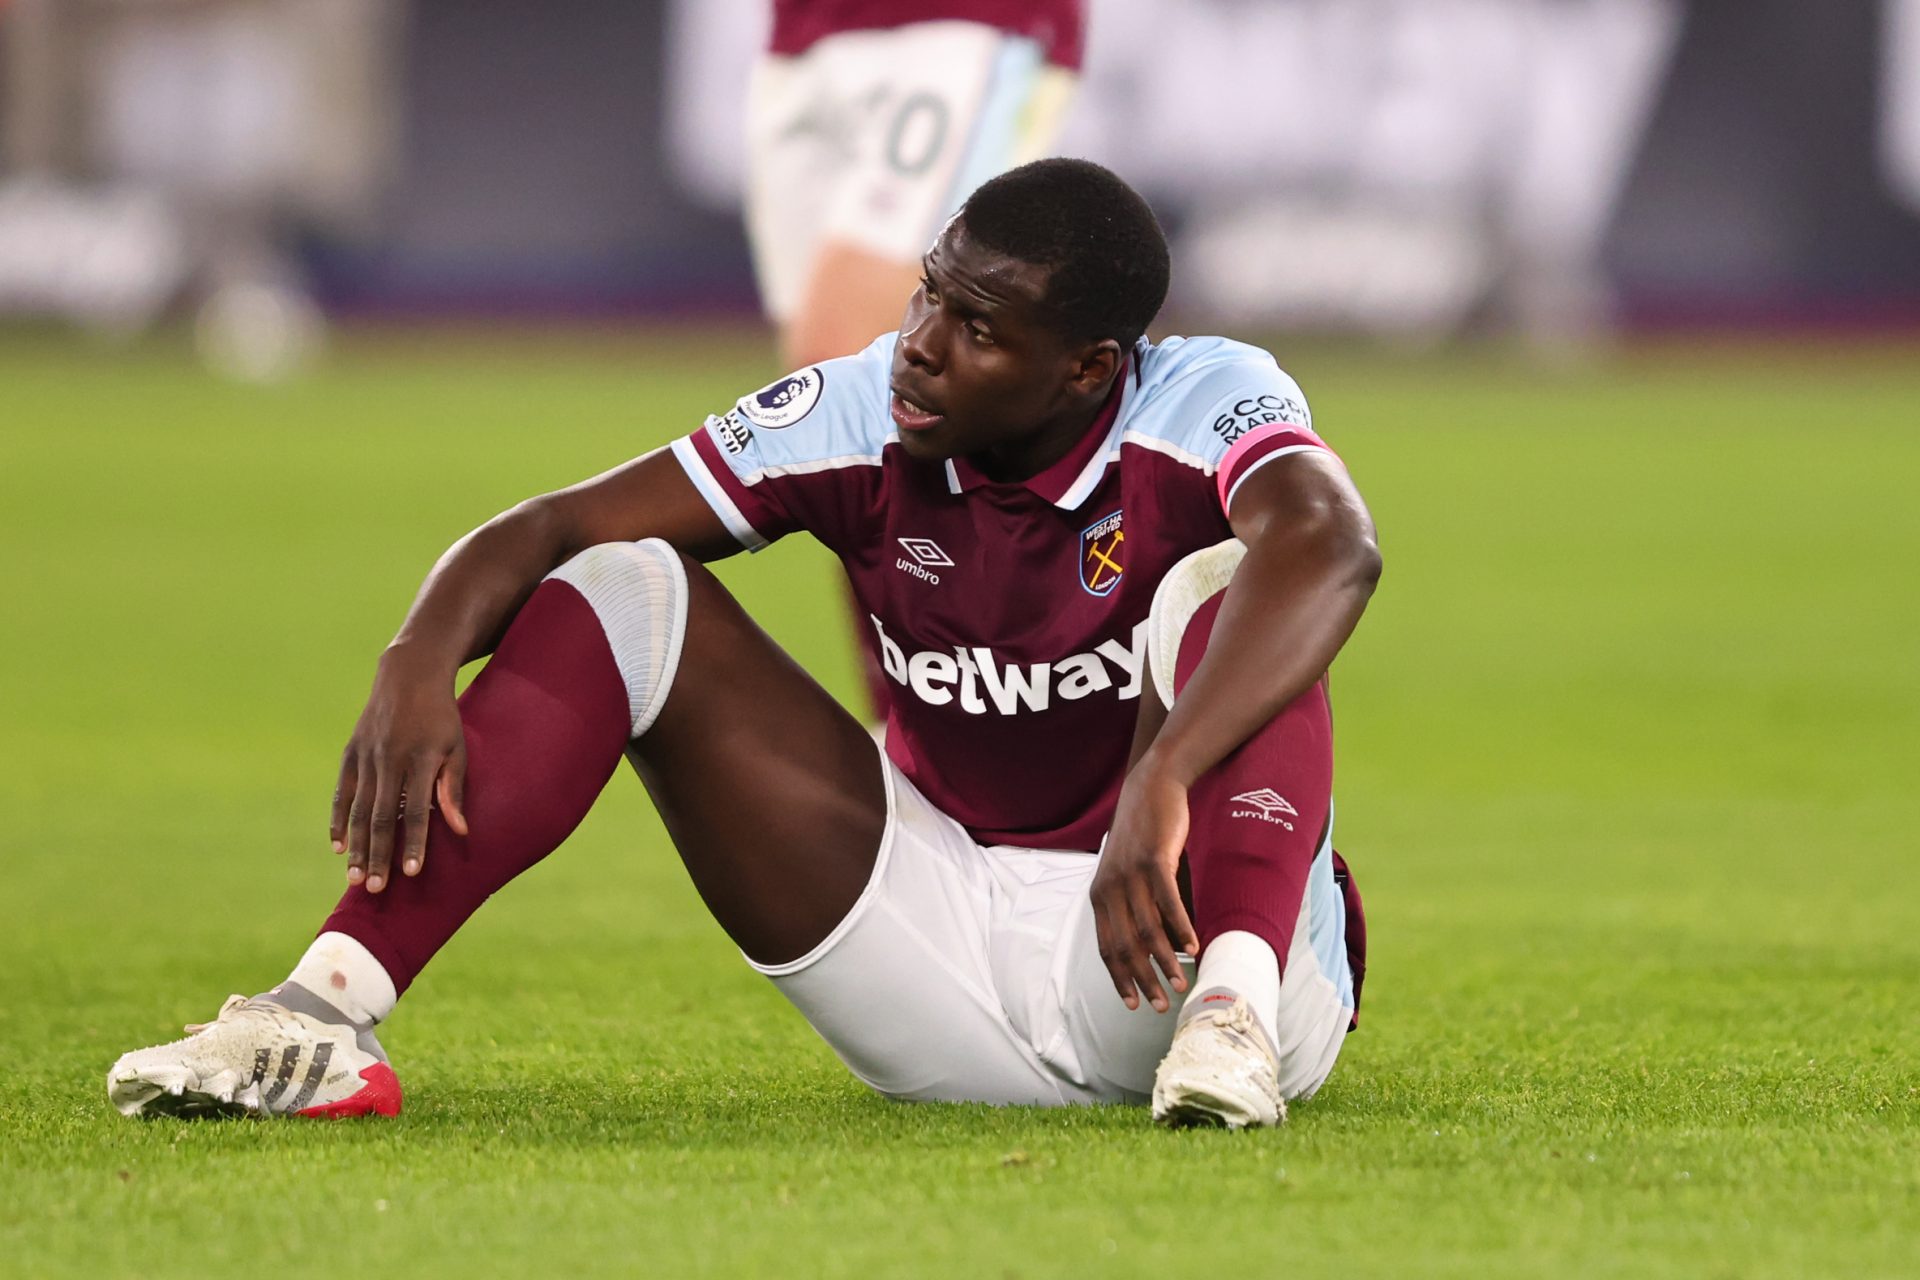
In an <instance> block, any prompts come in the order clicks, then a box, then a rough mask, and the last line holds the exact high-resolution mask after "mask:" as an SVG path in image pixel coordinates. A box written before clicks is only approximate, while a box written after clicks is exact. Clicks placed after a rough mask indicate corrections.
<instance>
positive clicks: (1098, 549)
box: [1080, 511, 1127, 596]
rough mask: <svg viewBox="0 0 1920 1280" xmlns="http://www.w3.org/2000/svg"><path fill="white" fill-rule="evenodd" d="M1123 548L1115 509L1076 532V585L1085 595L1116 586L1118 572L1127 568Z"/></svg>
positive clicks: (1101, 593) (1124, 543)
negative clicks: (1077, 540) (1077, 570)
mask: <svg viewBox="0 0 1920 1280" xmlns="http://www.w3.org/2000/svg"><path fill="white" fill-rule="evenodd" d="M1126 547H1127V535H1126V532H1125V531H1124V530H1122V529H1121V528H1120V513H1119V512H1118V511H1116V512H1114V513H1113V514H1112V515H1108V516H1101V517H1100V518H1099V519H1098V520H1096V521H1094V522H1093V523H1092V524H1090V525H1088V526H1087V527H1086V528H1085V529H1082V530H1081V531H1080V585H1081V586H1083V587H1085V588H1086V589H1087V591H1088V593H1089V594H1091V595H1096V596H1104V595H1106V594H1108V593H1109V592H1111V591H1112V590H1113V589H1114V588H1115V587H1117V586H1119V585H1120V575H1122V574H1123V573H1125V572H1126V571H1127V554H1126Z"/></svg>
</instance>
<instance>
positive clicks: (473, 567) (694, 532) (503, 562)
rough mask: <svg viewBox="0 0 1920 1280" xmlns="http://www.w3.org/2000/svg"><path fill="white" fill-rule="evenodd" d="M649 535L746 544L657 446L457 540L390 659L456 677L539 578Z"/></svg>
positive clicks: (718, 551)
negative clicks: (585, 554)
mask: <svg viewBox="0 0 1920 1280" xmlns="http://www.w3.org/2000/svg"><path fill="white" fill-rule="evenodd" d="M642 538H664V539H666V540H667V541H668V542H670V543H672V544H673V545H674V546H675V547H676V548H678V549H679V550H681V551H684V552H686V553H687V554H689V555H692V556H695V557H696V558H698V559H701V560H713V559H718V558H720V557H722V556H726V555H730V554H732V553H733V552H734V551H737V550H739V544H738V543H737V542H736V541H734V539H733V537H732V535H731V534H729V533H728V532H727V531H726V528H725V527H724V526H723V525H722V524H721V523H720V521H719V519H718V518H717V517H716V516H714V514H713V512H712V510H711V508H709V507H708V506H707V504H706V501H705V500H704V499H702V498H701V497H700V496H699V493H698V491H697V490H695V489H694V487H693V485H692V483H691V482H690V481H689V480H688V479H687V477H686V473H685V472H684V471H683V470H682V469H681V467H680V464H679V463H678V462H677V461H675V460H674V459H673V458H672V457H671V456H669V455H668V454H666V453H664V452H662V453H655V454H650V455H648V456H647V457H644V458H640V459H638V460H636V461H634V462H630V463H627V464H626V465H624V466H622V467H619V468H616V469H615V470H612V471H609V472H606V473H605V474H603V475H599V476H595V477H594V478H593V479H591V480H587V481H584V482H583V483H581V484H577V485H574V486H572V487H570V488H567V489H561V490H557V491H555V492H553V493H548V494H542V495H541V496H540V497H537V498H531V499H529V500H527V501H525V502H522V503H520V504H519V505H518V506H515V507H513V508H511V509H510V510H507V511H504V512H502V513H501V514H500V515H497V516H495V517H494V518H493V519H491V520H489V521H487V523H485V524H483V525H481V526H480V527H479V528H478V529H475V530H474V531H473V532H472V533H469V534H467V536H466V537H464V538H462V539H460V540H459V541H458V542H456V543H454V544H453V546H451V547H449V548H448V549H447V551H446V553H445V554H444V555H442V556H441V557H440V559H439V560H438V561H437V562H436V563H435V564H434V566H433V569H432V570H431V571H430V572H429V573H428V574H427V579H426V581H425V582H424V583H423V584H422V585H421V587H420V593H419V595H418V596H417V597H416V598H415V600H414V603H413V607H412V608H411V609H409V610H408V611H407V617H406V620H405V621H404V622H402V623H401V625H400V630H399V632H398V633H397V634H396V635H395V636H394V638H393V641H392V643H391V644H389V645H388V647H387V654H386V656H385V657H383V659H382V663H383V665H386V664H388V663H389V662H391V663H396V664H400V665H404V666H405V667H406V668H407V669H409V670H412V671H418V672H420V673H422V674H426V675H434V676H440V675H444V676H445V677H446V679H448V680H449V681H450V680H451V679H452V678H453V674H454V672H456V671H458V670H459V668H460V667H461V666H462V665H464V664H465V663H468V662H471V661H473V660H474V659H476V658H480V657H484V656H485V655H487V654H489V653H491V652H493V649H494V646H495V645H496V644H498V643H499V640H500V636H501V635H502V633H504V632H505V631H506V628H507V624H508V623H509V622H511V621H512V620H513V616H514V614H515V613H517V612H519V609H520V606H521V605H522V604H525V603H526V600H527V597H528V596H530V595H531V594H533V590H534V588H535V587H537V586H538V585H539V584H540V580H541V579H542V578H544V577H545V576H546V575H547V574H548V573H551V572H552V571H553V570H554V569H555V568H557V567H558V566H559V565H560V564H561V563H563V562H564V561H565V560H567V558H568V557H570V556H573V555H575V554H577V553H578V552H581V551H584V550H585V549H586V548H588V547H590V546H593V545H595V544H597V543H602V542H638V541H639V540H641V539H642Z"/></svg>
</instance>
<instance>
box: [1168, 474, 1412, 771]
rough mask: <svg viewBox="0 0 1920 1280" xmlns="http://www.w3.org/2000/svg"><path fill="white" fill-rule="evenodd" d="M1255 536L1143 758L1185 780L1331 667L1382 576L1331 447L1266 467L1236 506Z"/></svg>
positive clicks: (1237, 517)
mask: <svg viewBox="0 0 1920 1280" xmlns="http://www.w3.org/2000/svg"><path fill="white" fill-rule="evenodd" d="M1230 519H1231V521H1232V524H1233V529H1234V533H1235V534H1236V535H1237V536H1238V537H1239V538H1240V540H1241V541H1242V542H1244V543H1246V545H1247V554H1246V557H1245V559H1243V560H1242V561H1241V562H1240V566H1239V568H1238V569H1237V570H1236V571H1235V572H1234V575H1233V581H1232V582H1231V583H1230V584H1229V585H1228V587H1227V592H1226V598H1225V599H1224V600H1223V601H1222V602H1221V606H1220V616H1219V618H1218V619H1217V620H1216V621H1215V623H1214V628H1213V634H1212V637H1211V639H1210V640H1209V642H1208V645H1207V651H1206V654H1205V656H1204V657H1203V658H1202V659H1201V661H1200V665H1199V666H1198V667H1197V668H1196V669H1195V670H1194V673H1193V675H1192V677H1191V678H1190V679H1189V680H1188V682H1187V684H1186V686H1185V687H1184V688H1183V689H1182V690H1181V694H1180V698H1179V700H1178V701H1177V702H1176V704H1175V705H1174V707H1173V708H1172V709H1171V710H1170V711H1169V712H1168V713H1167V718H1166V722H1165V724H1163V725H1162V726H1161V728H1160V731H1159V733H1158V734H1156V735H1155V736H1154V739H1153V742H1152V745H1151V746H1149V747H1148V749H1147V752H1146V754H1145V756H1144V757H1142V759H1141V761H1140V766H1139V767H1142V768H1146V769H1148V770H1150V771H1152V772H1155V773H1157V774H1160V775H1163V776H1166V777H1168V778H1170V779H1172V780H1174V781H1176V782H1178V783H1179V784H1180V785H1182V786H1190V785H1192V783H1193V780H1194V779H1196V778H1198V777H1199V776H1200V775H1201V774H1203V773H1205V772H1206V771H1207V770H1208V769H1211V768H1212V767H1213V766H1214V765H1216V764H1218V763H1219V762H1220V761H1221V760H1222V759H1224V758H1225V757H1226V756H1227V755H1228V754H1229V753H1231V752H1232V751H1233V750H1234V749H1235V748H1236V747H1238V746H1239V745H1240V744H1241V743H1243V742H1245V741H1246V740H1247V739H1248V738H1249V737H1251V736H1252V735H1253V734H1254V732H1255V731H1257V730H1258V729H1259V728H1260V727H1261V726H1262V725H1264V724H1266V723H1267V722H1268V721H1270V720H1272V719H1273V717H1274V716H1276V715H1278V714H1279V713H1280V710H1281V708H1283V707H1285V706H1286V705H1287V704H1288V703H1290V702H1292V701H1293V700H1294V699H1295V698H1297V697H1299V696H1300V695H1301V694H1303V693H1305V692H1306V691H1307V690H1308V689H1310V688H1311V687H1312V686H1313V684H1314V682H1315V681H1317V680H1319V679H1320V678H1321V676H1323V675H1325V674H1326V671H1327V668H1328V666H1330V665H1331V664H1332V662H1333V659H1334V656H1335V655H1336V654H1338V653H1339V652H1340V648H1341V646H1342V645H1344V644H1345V643H1346V641H1347V637H1348V636H1349V635H1351V634H1352V633H1353V629H1354V627H1355V626H1356V625H1357V624H1358V623H1359V621H1360V615H1361V614H1362V613H1364V612H1365V611H1366V607H1367V601H1368V599H1369V598H1370V597H1371V596H1372V595H1373V589H1374V585H1375V584H1376V583H1377V582H1378V581H1379V578H1380V568H1381V559H1380V551H1379V547H1378V545H1377V544H1376V542H1375V537H1374V528H1373V520H1372V518H1371V517H1370V516H1369V515H1368V514H1367V509H1366V504H1365V503H1364V502H1363V501H1362V500H1361V498H1360V495H1359V493H1358V491H1356V490H1355V489H1354V487H1353V483H1352V481H1351V480H1349V479H1348V478H1347V475H1346V472H1345V469H1344V468H1342V467H1341V465H1340V463H1339V462H1338V461H1337V460H1335V459H1334V458H1332V457H1331V456H1330V455H1326V454H1321V453H1317V452H1315V453H1300V454H1295V455H1292V456H1289V457H1286V458H1282V459H1280V460H1279V461H1277V462H1274V463H1271V464H1269V465H1268V466H1266V467H1263V468H1261V469H1260V470H1259V471H1257V472H1255V473H1254V474H1253V475H1252V476H1250V477H1248V479H1247V481H1246V482H1245V483H1244V484H1243V485H1242V486H1241V488H1240V492H1239V493H1238V494H1236V495H1235V500H1234V507H1233V510H1232V512H1231V513H1230Z"/></svg>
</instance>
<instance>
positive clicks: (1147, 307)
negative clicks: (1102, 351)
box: [959, 159, 1170, 350]
mask: <svg viewBox="0 0 1920 1280" xmlns="http://www.w3.org/2000/svg"><path fill="white" fill-rule="evenodd" d="M959 221H960V222H961V223H962V224H964V226H965V228H966V233H967V236H968V238H969V239H971V240H973V241H974V242H975V243H976V244H978V245H980V246H981V247H983V248H987V249H991V250H993V251H995V252H996V253H1001V254H1005V255H1006V256H1007V257H1009V258H1015V259H1018V260H1019V261H1021V262H1030V263H1033V264H1034V265H1036V266H1041V267H1045V268H1046V269H1047V271H1048V283H1047V296H1046V302H1047V305H1048V307H1049V308H1050V309H1051V310H1052V311H1053V312H1055V313H1056V314H1057V315H1058V316H1059V317H1060V320H1061V322H1062V324H1063V326H1064V327H1065V328H1066V329H1067V330H1068V332H1069V333H1070V334H1071V335H1072V336H1074V337H1076V338H1084V339H1090V340H1097V339H1100V338H1112V339H1113V340H1114V341H1116V342H1118V343H1119V344H1120V346H1121V348H1122V349H1123V350H1124V349H1127V348H1130V347H1132V346H1133V344H1134V343H1135V342H1137V341H1138V340H1139V339H1140V336H1141V335H1142V334H1144V333H1145V332H1146V331H1147V325H1149V324H1150V323H1152V321H1153V318H1154V316H1156V315H1157V314H1159V311H1160V305H1161V304H1162V303H1163V302H1165V301H1166V299H1167V280H1168V276H1169V274H1170V266H1169V260H1168V254H1167V238H1166V235H1165V233H1163V232H1162V231H1161V230H1160V223H1159V221H1158V220H1157V219H1156V218H1155V217H1154V216H1153V210H1152V209H1150V208H1149V207H1148V206H1147V202H1146V201H1145V200H1144V199H1142V198H1141V196H1140V193H1139V192H1137V191H1135V190H1134V189H1133V188H1132V187H1130V186H1128V185H1127V184H1126V183H1125V182H1124V181H1122V180H1121V178H1120V176H1119V175H1118V174H1116V173H1114V172H1113V171H1112V170H1110V169H1107V168H1105V167H1103V166H1101V165H1097V164H1095V163H1093V162H1092V161H1091V160H1071V159H1055V160H1036V161H1034V162H1033V163H1032V164H1025V165H1021V166H1020V167H1019V168H1017V169H1010V170H1008V171H1007V172H1006V173H1003V174H1001V175H1000V176H999V177H997V178H993V179H990V180H989V181H988V182H986V183H985V184H983V185H982V186H981V187H980V188H979V189H978V190H976V191H975V192H974V193H973V194H972V195H971V196H969V197H968V198H967V202H966V204H965V205H964V206H962V207H961V210H960V214H959Z"/></svg>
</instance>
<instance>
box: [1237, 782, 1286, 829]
mask: <svg viewBox="0 0 1920 1280" xmlns="http://www.w3.org/2000/svg"><path fill="white" fill-rule="evenodd" d="M1233 803H1234V804H1244V805H1248V806H1250V807H1249V808H1245V809H1235V810H1233V811H1232V812H1230V813H1229V814H1227V816H1228V817H1229V818H1258V819H1259V820H1260V821H1262V822H1271V823H1274V824H1275V825H1277V826H1282V827H1285V828H1286V829H1287V830H1289V831H1291V830H1293V824H1292V823H1291V822H1288V821H1287V818H1297V817H1299V816H1300V811H1299V810H1298V809H1296V808H1294V807H1293V806H1292V805H1291V804H1289V803H1288V802H1287V798H1286V797H1285V796H1283V795H1281V794H1280V793H1279V792H1278V791H1275V790H1274V789H1273V788H1272V787H1261V788H1260V789H1259V790H1258V791H1242V792H1241V793H1240V794H1239V795H1237V796H1235V797H1233ZM1282 814H1285V815H1287V817H1282V816H1281V815H1282Z"/></svg>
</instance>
